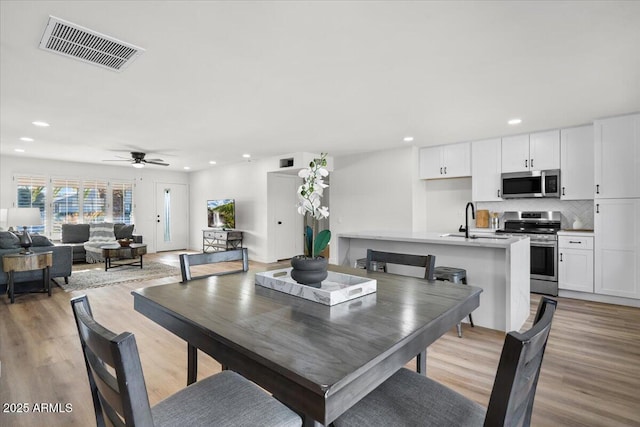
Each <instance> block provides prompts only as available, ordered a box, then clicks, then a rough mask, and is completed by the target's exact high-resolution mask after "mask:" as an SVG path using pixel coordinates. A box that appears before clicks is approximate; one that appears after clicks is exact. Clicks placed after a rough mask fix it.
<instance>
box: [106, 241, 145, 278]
mask: <svg viewBox="0 0 640 427" xmlns="http://www.w3.org/2000/svg"><path fill="white" fill-rule="evenodd" d="M100 249H102V256H103V257H104V271H107V270H109V269H110V268H116V267H123V266H127V265H128V266H135V267H138V266H140V268H142V256H143V255H144V254H146V253H147V245H145V244H143V243H131V244H130V245H129V246H120V244H119V243H112V244H108V245H103V246H101V247H100ZM138 257H139V260H137V261H136V258H138ZM113 258H116V259H118V260H122V259H124V258H132V259H133V261H132V262H119V263H117V264H116V263H114V262H113Z"/></svg>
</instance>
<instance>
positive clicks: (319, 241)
mask: <svg viewBox="0 0 640 427" xmlns="http://www.w3.org/2000/svg"><path fill="white" fill-rule="evenodd" d="M329 240H331V231H329V230H322V231H321V232H319V233H318V235H317V236H316V241H315V244H314V245H313V256H318V255H320V252H322V251H324V249H325V248H326V247H327V245H328V244H329Z"/></svg>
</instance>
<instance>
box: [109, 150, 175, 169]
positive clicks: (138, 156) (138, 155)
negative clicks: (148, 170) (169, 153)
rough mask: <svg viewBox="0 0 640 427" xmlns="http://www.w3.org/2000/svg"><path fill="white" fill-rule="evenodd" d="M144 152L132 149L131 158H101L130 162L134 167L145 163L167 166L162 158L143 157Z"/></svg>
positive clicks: (139, 166)
mask: <svg viewBox="0 0 640 427" xmlns="http://www.w3.org/2000/svg"><path fill="white" fill-rule="evenodd" d="M145 155H146V153H142V152H140V151H132V152H131V158H130V159H127V158H124V157H123V158H122V159H117V160H115V159H114V160H103V162H131V166H133V167H134V168H143V167H144V165H145V164H150V165H160V166H169V163H164V160H162V159H145V158H144V157H145Z"/></svg>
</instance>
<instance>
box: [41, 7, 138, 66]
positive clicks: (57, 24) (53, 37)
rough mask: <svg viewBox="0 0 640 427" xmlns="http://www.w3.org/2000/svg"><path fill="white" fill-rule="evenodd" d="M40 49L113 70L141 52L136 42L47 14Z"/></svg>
mask: <svg viewBox="0 0 640 427" xmlns="http://www.w3.org/2000/svg"><path fill="white" fill-rule="evenodd" d="M40 49H44V50H48V51H50V52H53V53H57V54H60V55H64V56H69V57H71V58H75V59H79V60H80V61H84V62H89V63H91V64H95V65H98V66H100V67H103V68H108V69H110V70H114V71H122V70H124V69H125V68H127V66H128V65H129V64H130V63H131V62H132V61H133V60H134V59H136V58H137V57H138V56H140V55H141V54H142V53H143V52H144V49H142V48H140V47H138V46H134V45H132V44H129V43H125V42H123V41H120V40H117V39H114V38H113V37H109V36H106V35H104V34H100V33H98V32H96V31H93V30H89V29H87V28H84V27H81V26H80V25H76V24H72V23H71V22H67V21H65V20H63V19H60V18H56V17H55V16H49V23H48V24H47V28H45V30H44V34H43V36H42V40H41V41H40Z"/></svg>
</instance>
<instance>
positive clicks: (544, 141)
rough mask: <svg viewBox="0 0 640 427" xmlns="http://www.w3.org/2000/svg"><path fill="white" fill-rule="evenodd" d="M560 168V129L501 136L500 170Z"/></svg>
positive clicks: (516, 170) (518, 170)
mask: <svg viewBox="0 0 640 427" xmlns="http://www.w3.org/2000/svg"><path fill="white" fill-rule="evenodd" d="M545 169H560V131H559V130H552V131H546V132H537V133H532V134H530V135H515V136H507V137H504V138H502V172H505V173H506V172H524V171H538V170H545Z"/></svg>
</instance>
